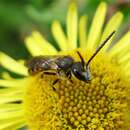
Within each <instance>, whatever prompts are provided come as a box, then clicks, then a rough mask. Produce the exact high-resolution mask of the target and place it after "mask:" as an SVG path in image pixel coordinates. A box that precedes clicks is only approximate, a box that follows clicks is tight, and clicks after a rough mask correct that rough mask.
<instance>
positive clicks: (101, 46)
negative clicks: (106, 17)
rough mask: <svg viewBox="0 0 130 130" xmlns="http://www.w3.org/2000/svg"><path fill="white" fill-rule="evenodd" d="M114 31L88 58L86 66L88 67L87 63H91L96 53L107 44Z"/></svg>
mask: <svg viewBox="0 0 130 130" xmlns="http://www.w3.org/2000/svg"><path fill="white" fill-rule="evenodd" d="M115 32H116V31H115V30H114V31H113V32H112V33H110V35H109V36H108V37H107V38H106V39H105V40H104V41H103V42H102V44H101V45H100V46H99V47H98V48H97V50H96V51H95V52H94V54H93V55H92V56H91V57H90V59H89V60H88V62H87V63H86V66H88V65H89V63H90V62H91V61H92V59H93V58H94V57H95V56H96V55H97V54H98V52H99V51H100V50H101V49H102V48H103V46H104V45H105V44H106V43H107V42H108V40H109V39H110V38H111V37H112V36H113V35H114V33H115Z"/></svg>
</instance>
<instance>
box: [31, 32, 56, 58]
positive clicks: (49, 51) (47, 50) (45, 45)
mask: <svg viewBox="0 0 130 130" xmlns="http://www.w3.org/2000/svg"><path fill="white" fill-rule="evenodd" d="M32 35H33V38H34V40H35V43H36V44H37V46H39V48H41V49H42V51H43V55H56V54H57V50H56V48H55V47H54V46H53V45H52V44H51V43H49V42H48V41H47V40H46V39H45V38H44V37H43V36H42V35H41V34H40V33H39V32H37V31H34V32H33V33H32Z"/></svg>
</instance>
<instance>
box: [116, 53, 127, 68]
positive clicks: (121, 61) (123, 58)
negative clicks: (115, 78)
mask: <svg viewBox="0 0 130 130" xmlns="http://www.w3.org/2000/svg"><path fill="white" fill-rule="evenodd" d="M129 61H130V52H128V53H125V54H124V55H122V56H120V57H119V58H118V63H119V64H123V65H126V64H127V63H128V62H129Z"/></svg>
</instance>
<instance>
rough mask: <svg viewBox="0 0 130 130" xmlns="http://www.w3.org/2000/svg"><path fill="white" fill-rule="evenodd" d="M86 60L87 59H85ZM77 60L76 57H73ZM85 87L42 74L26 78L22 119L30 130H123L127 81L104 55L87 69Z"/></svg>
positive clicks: (125, 123) (76, 82)
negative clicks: (88, 70)
mask: <svg viewBox="0 0 130 130" xmlns="http://www.w3.org/2000/svg"><path fill="white" fill-rule="evenodd" d="M87 56H89V55H87ZM74 58H76V59H77V56H75V55H74ZM90 69H91V74H92V80H91V81H90V82H88V83H85V82H83V81H80V80H78V79H76V77H74V76H72V82H71V81H70V80H69V79H67V78H65V79H64V78H63V79H62V78H61V79H60V80H59V81H58V82H57V83H56V84H55V85H53V81H54V80H56V79H57V78H58V76H54V75H52V76H51V75H43V74H42V73H39V74H37V75H36V76H32V77H30V84H29V85H28V88H27V92H26V93H25V100H24V106H25V112H26V114H25V116H26V119H27V122H28V125H29V128H31V130H125V129H126V128H127V122H126V115H127V110H128V102H129V100H128V96H127V92H128V81H126V78H125V77H124V75H123V74H122V72H121V69H120V68H119V66H117V65H116V64H115V63H112V62H111V61H110V60H109V58H106V57H105V56H104V55H98V56H97V57H95V59H94V60H93V61H92V63H91V65H90Z"/></svg>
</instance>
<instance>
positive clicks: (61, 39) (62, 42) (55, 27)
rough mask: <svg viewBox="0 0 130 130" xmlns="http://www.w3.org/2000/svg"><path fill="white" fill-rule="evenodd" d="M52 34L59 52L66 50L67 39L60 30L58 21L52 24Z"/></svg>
mask: <svg viewBox="0 0 130 130" xmlns="http://www.w3.org/2000/svg"><path fill="white" fill-rule="evenodd" d="M52 33H53V36H54V38H55V40H56V41H57V43H58V45H59V47H60V49H61V50H67V49H68V42H67V38H66V36H65V34H64V32H63V30H62V27H61V24H60V23H59V22H58V21H54V22H53V24H52Z"/></svg>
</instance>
